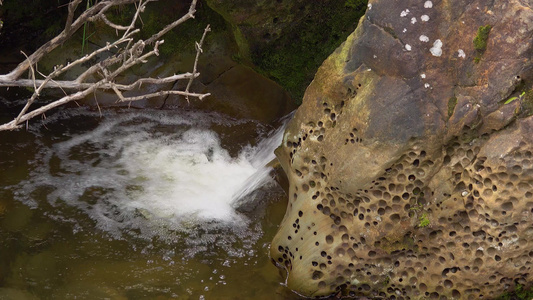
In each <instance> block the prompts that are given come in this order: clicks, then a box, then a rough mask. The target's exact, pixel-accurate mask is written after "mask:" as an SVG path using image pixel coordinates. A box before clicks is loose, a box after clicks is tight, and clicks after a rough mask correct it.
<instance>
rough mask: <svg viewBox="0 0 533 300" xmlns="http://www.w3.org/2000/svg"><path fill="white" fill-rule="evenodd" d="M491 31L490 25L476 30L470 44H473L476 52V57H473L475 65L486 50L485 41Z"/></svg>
mask: <svg viewBox="0 0 533 300" xmlns="http://www.w3.org/2000/svg"><path fill="white" fill-rule="evenodd" d="M491 29H492V26H491V25H485V26H480V27H479V28H478V29H477V34H476V36H475V37H474V40H473V41H472V43H474V49H476V51H477V54H476V57H474V62H476V63H478V62H479V61H480V60H481V56H482V55H483V53H485V50H487V41H488V39H489V33H490V30H491Z"/></svg>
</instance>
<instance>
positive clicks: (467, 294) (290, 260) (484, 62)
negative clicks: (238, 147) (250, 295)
mask: <svg viewBox="0 0 533 300" xmlns="http://www.w3.org/2000/svg"><path fill="white" fill-rule="evenodd" d="M532 7H533V1H530V0H529V1H528V0H511V1H484V0H433V1H421V0H406V1H386V0H374V1H369V3H368V9H367V12H366V15H364V17H363V18H361V20H360V23H359V26H358V28H357V29H356V30H355V31H354V32H353V33H352V34H351V35H350V36H349V37H348V39H347V40H346V41H345V43H344V44H343V45H341V46H340V47H339V48H338V49H337V50H336V51H335V53H333V54H332V55H331V56H330V57H329V58H328V59H327V60H326V61H325V62H324V63H323V65H322V66H321V67H320V69H319V71H318V73H317V74H316V76H315V79H314V80H313V82H312V83H311V85H310V86H309V87H308V89H307V90H306V93H305V96H304V100H303V104H302V106H301V107H300V108H299V109H298V111H297V112H296V115H295V117H294V119H293V120H292V121H291V123H290V124H289V127H288V129H287V131H286V133H285V135H284V140H283V144H282V146H281V147H280V148H279V149H278V150H277V155H278V158H279V160H280V161H281V164H282V166H283V168H284V170H285V172H286V173H287V176H288V179H289V183H290V188H289V197H290V199H289V204H288V207H287V212H286V215H285V218H284V220H283V222H282V224H281V225H280V229H279V232H278V234H277V235H276V236H275V238H274V240H273V242H272V246H271V257H272V259H273V260H274V261H275V262H276V263H277V264H278V265H279V266H280V267H282V268H284V269H286V270H287V285H288V287H289V288H291V289H293V290H295V291H296V292H298V293H300V294H302V295H305V296H325V295H330V294H337V295H339V296H341V295H344V296H352V297H371V298H372V297H375V298H376V299H481V298H482V299H492V298H497V297H498V296H500V295H501V294H502V293H504V292H505V291H512V290H513V289H514V288H515V287H516V286H517V285H518V284H520V285H528V283H530V282H532V280H533V275H532V273H531V265H532V262H533V243H532V242H531V240H532V237H533V186H532V185H533V154H532V153H533V138H532V137H533V117H532V116H531V114H532V112H533V111H532V103H533V102H532V100H533V97H532V92H531V84H532V82H533V81H532V79H533V78H532V76H533V72H532V66H533V65H532V63H531V54H532V50H533V39H532V37H533V10H532Z"/></svg>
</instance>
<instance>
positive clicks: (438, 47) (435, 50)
mask: <svg viewBox="0 0 533 300" xmlns="http://www.w3.org/2000/svg"><path fill="white" fill-rule="evenodd" d="M429 52H431V54H433V56H441V55H442V41H441V40H436V41H435V42H434V43H433V47H431V49H429Z"/></svg>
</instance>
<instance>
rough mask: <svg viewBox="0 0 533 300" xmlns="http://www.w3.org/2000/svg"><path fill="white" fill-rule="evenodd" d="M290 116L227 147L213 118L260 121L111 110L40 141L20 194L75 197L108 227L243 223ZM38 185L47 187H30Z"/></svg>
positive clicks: (154, 231) (154, 232)
mask: <svg viewBox="0 0 533 300" xmlns="http://www.w3.org/2000/svg"><path fill="white" fill-rule="evenodd" d="M288 119H289V117H287V118H286V119H285V120H284V121H283V122H282V123H283V125H282V126H281V127H280V128H278V129H277V130H275V131H274V132H273V133H272V134H271V135H270V136H268V137H266V138H264V139H262V140H261V141H259V142H258V143H256V146H249V145H248V146H246V145H242V146H241V147H242V148H241V150H240V151H239V153H238V154H236V155H235V154H234V155H233V156H232V155H230V153H229V151H228V150H227V149H224V147H223V146H222V145H223V143H222V141H221V134H220V133H217V132H215V131H214V129H215V128H226V129H225V130H226V132H230V133H231V128H233V127H234V126H256V130H257V131H258V132H264V131H265V126H263V125H260V124H257V123H256V122H253V121H242V120H241V121H236V120H234V119H231V118H227V117H223V116H220V115H216V114H206V113H200V112H187V113H186V114H185V113H183V114H179V113H176V112H161V111H148V110H144V111H142V112H132V113H128V114H113V113H111V115H110V116H108V117H106V118H104V120H103V121H102V122H101V123H100V124H99V125H98V126H97V127H96V128H95V129H93V130H91V131H87V132H82V133H78V134H73V136H71V137H70V138H69V139H67V140H64V141H61V142H58V143H56V144H54V145H52V146H49V147H43V149H42V152H41V154H40V155H39V156H40V159H41V160H43V161H44V162H43V163H41V164H39V166H38V167H36V169H35V170H33V171H32V174H31V178H30V179H28V180H26V181H24V182H23V183H21V186H20V188H19V191H21V192H20V193H19V195H18V197H19V199H20V200H21V201H23V202H25V203H27V204H28V205H33V206H35V205H39V204H38V203H40V202H42V201H43V200H42V199H37V198H36V197H35V195H39V197H45V199H44V201H48V203H49V204H50V205H52V206H54V207H58V208H60V207H62V206H65V205H66V206H69V207H74V208H76V209H77V210H78V211H81V212H83V213H85V214H86V215H87V216H88V217H89V218H90V219H92V220H93V221H94V222H95V224H96V227H97V228H100V229H101V230H104V231H106V232H108V233H109V234H111V235H112V236H115V237H120V236H122V235H123V234H124V233H125V232H134V233H135V234H136V235H138V234H140V236H142V237H145V238H151V237H153V236H160V237H161V235H162V234H163V233H162V232H168V230H170V231H181V232H183V231H185V232H189V233H190V232H191V231H190V230H191V229H192V228H196V227H197V226H201V227H202V228H204V229H205V228H206V226H207V225H206V224H217V225H216V226H219V227H220V226H226V227H228V226H230V227H232V226H233V227H234V226H237V227H238V226H241V227H242V226H245V225H246V224H247V223H248V220H247V217H246V216H244V215H242V214H241V213H239V211H238V209H239V207H242V206H243V205H245V204H247V203H250V202H252V201H254V199H255V197H254V195H255V193H254V191H257V190H258V189H261V188H262V187H264V186H266V185H268V184H272V183H273V178H272V176H271V175H270V172H271V167H268V166H267V164H268V163H269V162H271V161H272V160H273V159H274V158H275V156H274V149H276V147H278V146H279V145H280V144H281V139H282V135H283V132H284V128H285V124H286V123H287V120H288ZM243 122H244V123H243ZM243 124H244V125H243ZM261 126H263V127H261ZM247 128H250V127H247ZM217 130H219V129H217ZM225 135H227V136H229V137H227V138H228V139H229V140H228V141H229V142H232V140H231V135H230V134H225ZM226 144H228V143H227V142H226ZM229 144H231V143H229ZM42 189H45V190H46V191H47V193H45V194H42V193H35V191H37V190H42ZM57 211H58V214H60V212H61V210H60V209H58V210H57ZM56 217H59V218H60V217H61V216H59V215H58V216H56ZM221 224H222V225H221ZM213 226H214V225H213ZM219 227H218V228H219Z"/></svg>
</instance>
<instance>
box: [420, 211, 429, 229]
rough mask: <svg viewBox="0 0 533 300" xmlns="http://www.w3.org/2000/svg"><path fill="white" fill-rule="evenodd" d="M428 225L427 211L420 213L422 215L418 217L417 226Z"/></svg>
mask: <svg viewBox="0 0 533 300" xmlns="http://www.w3.org/2000/svg"><path fill="white" fill-rule="evenodd" d="M427 226H429V217H428V214H427V213H422V215H421V216H420V217H419V218H418V227H421V228H423V227H427Z"/></svg>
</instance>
